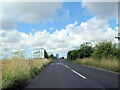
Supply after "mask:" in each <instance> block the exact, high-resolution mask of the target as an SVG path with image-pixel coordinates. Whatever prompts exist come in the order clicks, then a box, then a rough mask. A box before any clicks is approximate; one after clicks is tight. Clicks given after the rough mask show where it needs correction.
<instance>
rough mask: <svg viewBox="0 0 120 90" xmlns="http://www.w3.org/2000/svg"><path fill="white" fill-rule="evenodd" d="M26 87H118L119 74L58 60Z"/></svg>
mask: <svg viewBox="0 0 120 90" xmlns="http://www.w3.org/2000/svg"><path fill="white" fill-rule="evenodd" d="M26 88H118V75H117V74H114V73H111V72H107V71H103V70H99V69H95V68H90V67H86V66H81V65H78V64H75V63H71V62H68V61H66V60H56V61H54V62H52V63H51V64H49V65H48V66H47V67H45V68H44V69H43V70H42V71H41V72H40V73H39V75H38V76H36V78H34V79H33V80H32V81H31V82H30V83H29V84H28V85H27V86H26Z"/></svg>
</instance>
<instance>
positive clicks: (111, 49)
mask: <svg viewBox="0 0 120 90" xmlns="http://www.w3.org/2000/svg"><path fill="white" fill-rule="evenodd" d="M118 52H119V50H118V49H117V46H116V44H114V43H112V42H111V41H107V40H103V41H100V42H98V43H97V44H96V46H95V50H94V52H93V54H92V56H93V57H95V58H100V59H101V58H113V57H115V58H118V57H119V55H118Z"/></svg>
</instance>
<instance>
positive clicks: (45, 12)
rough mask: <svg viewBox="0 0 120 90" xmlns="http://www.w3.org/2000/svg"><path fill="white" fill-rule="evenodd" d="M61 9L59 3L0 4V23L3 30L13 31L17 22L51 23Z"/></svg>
mask: <svg viewBox="0 0 120 90" xmlns="http://www.w3.org/2000/svg"><path fill="white" fill-rule="evenodd" d="M61 7H62V3H60V2H55V3H52V2H45V3H44V2H11V3H8V2H6V3H1V8H2V10H0V21H2V27H0V28H3V29H5V30H7V29H13V28H15V26H16V23H17V22H27V23H36V22H40V21H42V20H48V21H51V20H52V19H53V18H54V16H55V15H56V14H57V10H58V9H60V8H61Z"/></svg>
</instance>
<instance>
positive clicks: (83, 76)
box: [71, 69, 86, 79]
mask: <svg viewBox="0 0 120 90" xmlns="http://www.w3.org/2000/svg"><path fill="white" fill-rule="evenodd" d="M71 71H72V72H74V73H75V74H77V75H78V76H80V77H82V78H83V79H86V77H85V76H83V75H81V74H80V73H78V72H76V71H75V70H73V69H71Z"/></svg>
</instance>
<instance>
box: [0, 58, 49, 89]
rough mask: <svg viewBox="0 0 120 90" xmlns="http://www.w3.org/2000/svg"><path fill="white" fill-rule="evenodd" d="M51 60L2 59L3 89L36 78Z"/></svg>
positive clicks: (17, 85)
mask: <svg viewBox="0 0 120 90" xmlns="http://www.w3.org/2000/svg"><path fill="white" fill-rule="evenodd" d="M49 62H50V61H49V60H47V59H29V60H21V59H19V58H12V59H6V60H2V62H1V63H2V89H7V88H13V87H16V88H18V87H20V86H21V85H23V84H25V82H28V81H30V80H31V79H32V78H34V77H35V76H36V75H37V74H38V73H39V72H40V70H41V69H42V68H43V67H45V66H46V65H47V64H48V63H49Z"/></svg>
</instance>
